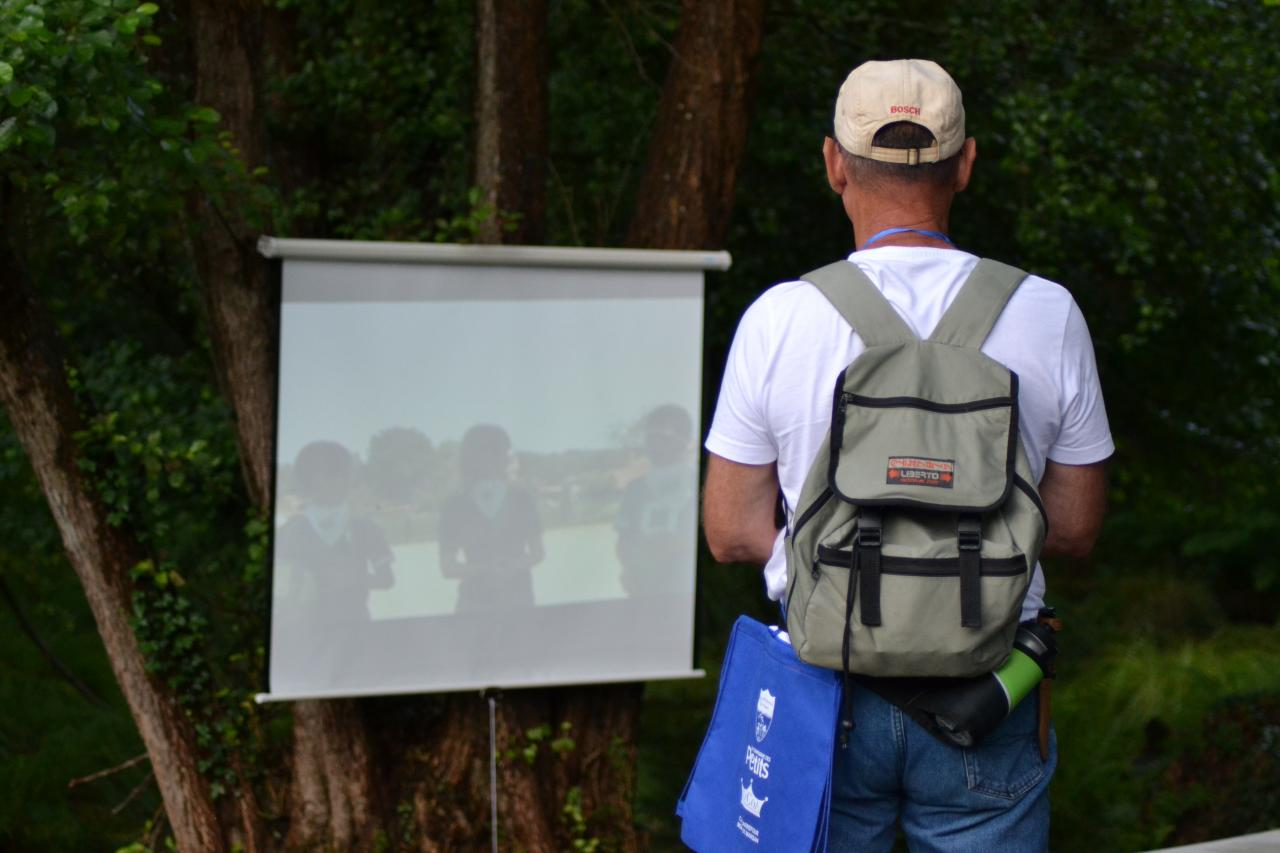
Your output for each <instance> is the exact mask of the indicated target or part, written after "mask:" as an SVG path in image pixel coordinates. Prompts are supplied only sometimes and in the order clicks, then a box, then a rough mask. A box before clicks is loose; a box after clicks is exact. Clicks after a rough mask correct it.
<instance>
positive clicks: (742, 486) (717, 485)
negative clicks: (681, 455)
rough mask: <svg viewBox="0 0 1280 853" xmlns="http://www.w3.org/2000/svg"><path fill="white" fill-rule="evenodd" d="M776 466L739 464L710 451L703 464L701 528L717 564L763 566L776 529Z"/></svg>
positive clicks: (776, 535)
mask: <svg viewBox="0 0 1280 853" xmlns="http://www.w3.org/2000/svg"><path fill="white" fill-rule="evenodd" d="M777 503H778V466H777V464H776V463H773V462H770V463H769V464H768V465H743V464H741V463H738V462H730V461H729V460H728V459H724V458H723V457H720V456H716V455H715V454H714V453H713V454H711V455H710V457H709V458H708V460H707V483H706V491H705V494H704V496H703V503H702V526H703V528H704V529H705V531H706V534H707V545H709V546H710V547H711V553H712V555H713V556H714V557H715V558H716V560H718V561H719V562H721V563H737V562H743V563H760V564H764V563H766V562H768V560H769V556H770V555H771V554H772V553H773V543H774V540H775V539H777V538H778V528H777V527H776V526H775V524H774V510H775V508H776V507H777Z"/></svg>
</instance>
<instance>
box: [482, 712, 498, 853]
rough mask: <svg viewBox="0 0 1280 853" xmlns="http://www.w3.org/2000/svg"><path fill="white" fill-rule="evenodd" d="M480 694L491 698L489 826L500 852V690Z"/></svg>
mask: <svg viewBox="0 0 1280 853" xmlns="http://www.w3.org/2000/svg"><path fill="white" fill-rule="evenodd" d="M480 695H481V696H484V697H485V698H487V699H488V700H489V827H490V832H491V842H492V845H493V853H498V691H497V690H493V689H488V690H483V691H481V693H480Z"/></svg>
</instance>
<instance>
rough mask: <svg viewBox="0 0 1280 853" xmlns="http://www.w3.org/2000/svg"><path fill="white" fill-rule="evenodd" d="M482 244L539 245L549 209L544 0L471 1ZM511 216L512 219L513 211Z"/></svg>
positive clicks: (545, 12)
mask: <svg viewBox="0 0 1280 853" xmlns="http://www.w3.org/2000/svg"><path fill="white" fill-rule="evenodd" d="M475 14H476V22H475V30H476V96H475V97H476V141H475V146H476V148H475V151H476V181H475V182H476V186H478V187H480V189H481V192H482V193H483V194H484V200H485V201H486V202H487V203H488V204H489V205H491V206H492V207H493V209H494V212H495V216H494V217H493V218H492V219H489V220H486V221H485V222H484V223H482V224H481V226H480V231H479V234H478V235H477V241H478V242H480V243H524V244H534V243H541V242H542V241H543V239H544V234H545V229H546V211H547V192H546V184H547V3H546V0H476V4H475ZM512 214H514V216H512Z"/></svg>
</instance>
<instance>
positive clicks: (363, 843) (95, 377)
mask: <svg viewBox="0 0 1280 853" xmlns="http://www.w3.org/2000/svg"><path fill="white" fill-rule="evenodd" d="M1277 44H1280V5H1277V4H1276V3H1275V2H1264V0H1240V2H1208V0H1204V1H1203V2H1189V1H1188V0H1132V2H1082V1H1081V0H1063V1H1062V2H1054V3H1047V2H1031V0H981V2H971V3H965V4H948V5H945V6H940V5H939V4H937V3H932V2H918V1H917V0H898V2H892V3H890V2H882V0H867V2H862V3H856V4H854V3H847V2H836V0H812V2H801V0H768V1H767V2H766V0H702V2H697V0H684V2H677V0H530V2H507V1H506V0H475V2H470V0H437V2H421V3H414V4H407V3H393V2H380V3H378V2H369V0H274V2H271V3H265V4H264V3H259V2H254V0H237V2H233V3H219V2H212V0H175V2H172V3H162V4H156V3H142V4H141V5H139V4H138V3H136V2H133V0H128V2H117V0H50V2H43V3H28V2H18V1H17V0H0V229H2V230H0V400H3V402H4V406H5V413H6V415H7V418H6V419H5V420H2V421H0V599H3V607H0V709H3V710H0V847H4V848H7V849H15V850H40V849H85V850H90V849H95V850H114V849H117V848H127V849H132V850H141V849H164V848H165V847H166V844H168V843H170V842H173V843H177V844H178V845H179V846H180V847H183V848H184V849H245V850H270V849H280V848H285V847H288V848H333V849H338V848H341V849H347V848H360V849H382V850H393V849H394V850H400V849H406V850H407V849H423V850H452V849H472V848H484V847H486V846H487V843H488V837H489V823H488V802H487V765H486V761H487V740H486V738H487V712H486V708H485V705H484V703H483V702H482V701H481V700H480V699H479V698H477V697H475V696H453V697H416V698H401V699H380V700H363V701H359V702H354V701H351V702H309V703H297V704H295V705H292V706H266V707H259V706H256V705H254V704H253V703H252V701H251V699H250V697H251V696H252V694H253V693H254V692H256V691H257V690H258V688H259V686H260V684H261V683H262V668H263V665H264V660H263V643H264V639H265V637H264V632H265V620H264V615H265V610H266V596H267V593H268V588H267V579H266V578H267V575H266V565H265V559H266V543H267V533H268V518H269V516H268V514H267V513H266V502H267V494H268V486H269V478H268V477H267V475H266V472H267V471H268V470H269V467H270V435H271V433H270V422H271V412H272V409H271V395H272V389H273V388H274V384H273V378H272V377H273V371H274V364H273V356H272V352H273V347H274V342H273V335H274V328H275V325H274V313H275V310H276V306H275V299H276V296H277V294H276V292H275V289H276V288H277V287H278V285H277V284H276V282H275V280H274V278H273V276H272V273H271V268H270V266H269V265H268V264H267V263H266V262H265V261H263V260H262V259H260V258H259V257H258V256H257V255H256V253H255V251H254V245H255V241H256V238H257V236H258V235H260V234H263V233H271V234H275V235H277V236H296V237H328V238H342V239H388V240H414V241H462V242H473V241H474V242H528V243H547V244H552V245H575V246H576V245H584V246H624V245H628V246H650V247H658V248H727V249H728V250H729V251H730V252H731V253H732V255H733V258H734V264H733V267H732V269H731V270H730V271H729V272H727V273H724V274H712V275H710V276H709V281H708V310H707V320H706V324H707V325H706V332H707V347H708V349H707V353H706V359H705V361H706V364H707V365H708V370H707V376H706V393H705V404H706V408H707V410H708V411H709V410H710V407H711V406H712V405H713V404H714V400H715V393H716V388H717V385H718V380H719V368H720V366H721V365H722V364H723V361H724V355H725V351H726V349H727V346H728V342H729V340H730V338H731V336H732V334H733V330H734V327H735V323H736V319H737V317H738V316H739V315H740V313H741V312H742V310H743V309H744V308H745V307H746V306H747V305H748V304H749V303H750V302H751V301H752V300H753V299H754V298H755V297H756V296H757V295H758V294H759V293H760V292H761V291H763V290H764V289H765V288H766V287H767V286H769V285H770V284H771V283H773V282H775V281H778V280H782V279H787V278H793V277H795V276H796V275H797V274H799V273H801V272H803V271H805V270H808V269H811V268H813V267H816V266H819V265H821V264H823V263H826V262H829V261H830V260H832V259H834V258H836V257H840V256H842V255H843V254H845V253H846V252H848V251H849V250H850V249H851V242H852V234H851V231H850V228H849V225H848V223H847V221H846V220H845V219H844V217H843V213H842V211H841V209H840V206H839V204H838V200H837V198H836V197H835V196H834V195H832V194H831V193H830V192H829V190H828V188H827V187H826V183H825V180H824V177H823V172H822V165H821V158H820V146H821V143H822V139H823V136H824V134H826V133H827V132H829V128H830V111H831V107H832V103H833V99H834V95H835V92H836V90H837V88H838V86H839V84H840V82H841V81H842V80H843V78H844V76H845V74H847V72H848V71H849V70H850V69H851V68H852V67H853V66H854V65H856V64H858V63H859V62H861V61H863V60H865V59H871V58H892V57H900V56H925V57H929V58H932V59H935V60H937V61H939V62H940V63H942V64H943V65H944V66H945V67H946V68H948V70H949V71H950V72H951V73H952V75H953V76H954V77H955V78H956V80H957V81H958V82H959V84H960V86H961V88H962V90H963V91H964V94H965V105H966V111H967V115H968V129H969V133H970V134H971V135H973V136H975V137H977V139H978V151H979V159H978V164H977V170H976V173H975V179H974V183H973V186H972V187H971V188H970V190H969V191H968V192H966V193H964V194H963V195H962V196H960V198H959V199H958V201H957V205H956V208H955V210H954V212H953V234H954V236H955V238H956V240H957V241H958V243H959V244H960V245H961V246H962V247H964V248H967V249H969V250H971V251H973V252H975V253H977V254H982V255H990V256H992V257H996V258H999V259H1002V260H1005V261H1008V262H1012V263H1016V264H1018V265H1020V266H1023V267H1025V268H1028V269H1032V270H1034V271H1036V272H1038V273H1039V274H1041V275H1044V276H1046V277H1048V278H1052V279H1056V280H1057V281H1060V282H1061V283H1062V284H1064V285H1065V286H1067V287H1068V288H1069V289H1070V290H1071V291H1072V293H1073V294H1074V295H1075V298H1076V300H1077V301H1078V302H1079V303H1080V304H1081V306H1082V308H1083V310H1084V312H1085V316H1086V317H1087V318H1088V320H1089V323H1090V327H1091V331H1092V334H1093V338H1094V341H1095V345H1096V348H1097V353H1098V358H1099V363H1100V369H1101V372H1102V378H1103V383H1104V389H1105V392H1106V398H1107V404H1108V410H1109V414H1110V418H1111V424H1112V429H1113V431H1114V433H1115V437H1116V442H1117V446H1118V451H1117V454H1116V456H1115V458H1114V460H1113V462H1112V465H1111V485H1110V493H1109V500H1110V513H1109V515H1108V518H1107V522H1106V526H1105V530H1104V533H1103V537H1102V540H1101V542H1100V544H1099V546H1098V548H1097V550H1096V552H1095V554H1094V555H1093V557H1091V558H1090V559H1089V560H1086V561H1077V562H1072V561H1068V560H1053V561H1049V562H1048V564H1047V565H1046V569H1047V573H1048V580H1049V586H1050V592H1051V598H1052V601H1053V603H1054V604H1056V605H1057V607H1058V609H1059V611H1060V613H1061V615H1062V616H1063V618H1064V620H1065V622H1066V630H1065V633H1064V635H1063V645H1064V654H1063V657H1062V659H1061V662H1060V678H1059V680H1058V683H1057V689H1056V693H1055V697H1056V700H1055V701H1056V705H1055V710H1056V715H1057V725H1058V732H1059V738H1060V744H1061V747H1062V752H1063V759H1062V763H1061V767H1060V769H1059V776H1058V779H1057V781H1056V783H1055V787H1054V790H1053V797H1054V823H1053V836H1054V848H1055V849H1059V850H1097V849H1103V850H1136V849H1145V848H1149V847H1154V846H1158V845H1160V844H1172V843H1182V842H1188V841H1193V840H1198V839H1205V838H1212V837H1218V836H1223V835H1230V834H1238V833H1243V832H1247V831H1255V830H1262V829H1266V828H1269V827H1270V826H1271V825H1272V824H1274V822H1275V821H1276V820H1277V818H1276V815H1280V642H1278V641H1280V624H1278V621H1277V620H1278V615H1280V549H1278V548H1277V547H1276V541H1277V538H1278V537H1280V496H1278V492H1280V485H1278V484H1280V407H1278V405H1277V398H1278V396H1280V382H1278V381H1277V375H1278V372H1277V371H1278V368H1280V231H1278V228H1280V169H1278V168H1277V159H1276V158H1277V152H1280V51H1277V49H1276V45H1277ZM698 607H699V609H698V616H699V636H700V640H699V645H698V650H697V651H698V657H699V662H700V664H701V665H702V666H704V667H705V668H706V669H707V670H708V671H709V677H708V678H707V679H705V680H703V681H701V682H695V683H676V684H651V685H648V686H647V687H645V688H644V689H643V691H642V690H641V689H640V688H638V687H635V686H620V687H607V688H579V689H574V690H544V691H521V692H520V693H518V694H508V695H507V696H504V697H503V701H502V703H501V714H500V727H499V730H500V740H501V741H502V747H503V749H502V769H501V778H502V787H503V790H504V792H505V793H504V800H503V802H502V804H501V817H500V824H501V826H502V827H503V833H504V837H503V844H504V847H508V848H510V849H519V848H523V849H532V850H540V849H574V850H587V851H590V850H599V851H604V850H634V849H645V848H653V849H675V848H678V840H677V838H678V834H677V829H676V826H675V822H674V816H673V814H672V811H673V808H674V801H675V798H676V797H677V795H678V793H679V790H680V786H681V784H682V783H683V780H684V776H685V774H686V773H687V771H688V768H689V767H690V766H691V763H692V759H693V755H694V753H695V751H696V749H697V746H698V743H699V740H700V738H701V734H702V730H703V727H704V725H705V722H706V720H707V718H708V717H709V715H710V710H711V701H712V699H713V697H714V689H715V675H716V672H717V668H718V662H719V659H720V655H721V653H722V651H723V644H724V641H725V639H726V637H727V633H728V629H729V626H730V625H731V623H732V621H733V619H734V618H735V617H736V615H737V614H738V613H741V612H749V613H753V614H756V615H757V616H760V617H762V618H765V619H770V618H771V617H772V615H773V612H772V610H771V609H770V607H769V606H768V605H767V603H766V602H765V601H764V599H763V591H762V584H761V583H760V580H759V577H758V574H757V573H756V572H755V571H753V570H752V569H751V568H749V567H743V566H717V565H715V564H713V563H712V562H711V560H710V558H709V557H707V556H706V555H705V554H704V555H703V559H702V561H701V568H700V597H699V605H698ZM101 771H111V772H109V773H106V774H103V775H95V774H99V773H100V772H101Z"/></svg>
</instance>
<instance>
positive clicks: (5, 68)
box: [0, 62, 13, 86]
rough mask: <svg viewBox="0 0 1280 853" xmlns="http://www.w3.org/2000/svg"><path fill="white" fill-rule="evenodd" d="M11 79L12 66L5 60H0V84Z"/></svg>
mask: <svg viewBox="0 0 1280 853" xmlns="http://www.w3.org/2000/svg"><path fill="white" fill-rule="evenodd" d="M11 80H13V66H12V65H10V64H9V63H7V62H0V86H3V85H4V84H5V83H8V82H10V81H11Z"/></svg>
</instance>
